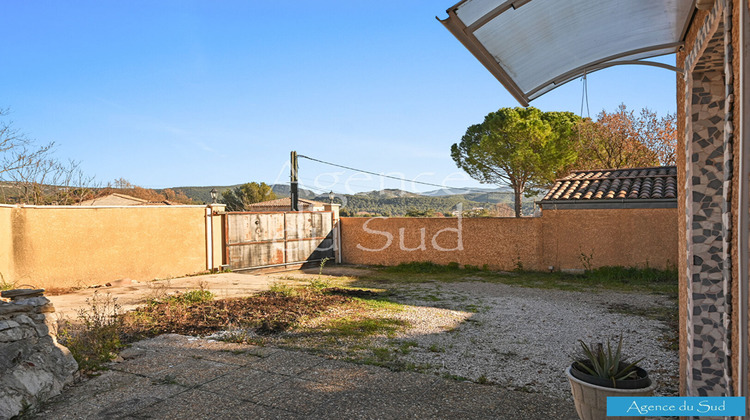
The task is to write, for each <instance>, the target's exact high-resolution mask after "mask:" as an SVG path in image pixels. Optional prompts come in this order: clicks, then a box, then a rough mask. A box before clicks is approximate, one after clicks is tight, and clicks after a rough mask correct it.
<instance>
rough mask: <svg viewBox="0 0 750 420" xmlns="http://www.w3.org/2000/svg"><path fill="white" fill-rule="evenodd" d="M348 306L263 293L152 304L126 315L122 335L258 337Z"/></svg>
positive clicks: (329, 298)
mask: <svg viewBox="0 0 750 420" xmlns="http://www.w3.org/2000/svg"><path fill="white" fill-rule="evenodd" d="M349 302H351V298H348V297H346V296H338V295H327V294H322V293H313V292H305V291H304V290H300V292H299V293H298V294H296V295H293V296H291V295H287V294H283V293H280V292H273V291H268V292H262V293H259V294H258V295H255V296H251V297H245V298H229V299H221V300H212V301H207V302H201V303H197V304H192V305H184V304H181V303H179V302H172V301H164V302H154V303H151V304H149V305H146V306H143V307H140V308H138V309H136V310H135V311H132V312H128V313H127V314H125V317H124V321H125V334H126V336H128V337H132V338H140V337H144V336H154V335H157V334H164V333H176V334H185V335H207V334H211V333H214V332H216V331H221V330H226V329H230V328H253V329H256V332H258V333H261V334H263V333H273V332H280V331H285V330H287V329H289V328H291V327H292V326H294V325H296V324H297V323H298V322H299V321H300V320H301V319H302V318H305V317H311V316H315V315H318V314H320V313H322V312H325V311H326V310H328V309H329V308H331V307H334V306H339V305H344V304H347V303H349Z"/></svg>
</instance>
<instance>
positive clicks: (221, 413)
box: [132, 389, 248, 420]
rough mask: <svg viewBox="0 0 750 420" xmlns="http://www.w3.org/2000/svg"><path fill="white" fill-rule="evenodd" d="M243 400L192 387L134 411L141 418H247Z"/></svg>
mask: <svg viewBox="0 0 750 420" xmlns="http://www.w3.org/2000/svg"><path fill="white" fill-rule="evenodd" d="M242 405H243V402H242V401H237V400H235V399H232V398H227V397H223V396H221V395H216V394H213V393H210V392H206V391H201V390H199V389H191V390H188V391H185V392H183V393H180V394H178V395H176V396H174V397H173V398H170V399H168V400H165V401H161V402H157V403H156V404H152V405H150V406H148V407H146V408H142V409H141V410H139V411H137V412H136V413H134V415H133V416H132V417H135V418H140V419H160V420H168V419H175V420H178V419H179V420H184V419H209V418H210V419H247V418H248V417H246V416H245V415H244V414H243V412H242V411H243V409H242V407H241V406H242Z"/></svg>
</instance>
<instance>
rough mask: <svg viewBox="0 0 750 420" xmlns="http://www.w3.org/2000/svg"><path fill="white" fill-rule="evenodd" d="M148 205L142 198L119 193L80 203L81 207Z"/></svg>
mask: <svg viewBox="0 0 750 420" xmlns="http://www.w3.org/2000/svg"><path fill="white" fill-rule="evenodd" d="M148 204H149V203H148V201H147V200H144V199H142V198H137V197H131V196H129V195H125V194H118V193H111V194H107V195H105V196H102V197H97V198H94V199H91V200H86V201H81V202H80V203H78V205H79V206H142V205H148Z"/></svg>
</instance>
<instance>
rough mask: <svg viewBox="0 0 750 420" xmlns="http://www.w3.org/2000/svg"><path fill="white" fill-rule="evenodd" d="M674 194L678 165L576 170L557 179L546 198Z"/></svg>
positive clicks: (638, 197)
mask: <svg viewBox="0 0 750 420" xmlns="http://www.w3.org/2000/svg"><path fill="white" fill-rule="evenodd" d="M676 198H677V167H676V166H659V167H654V168H625V169H602V170H594V171H575V172H573V173H571V174H569V175H567V176H565V177H563V178H561V179H558V180H557V181H556V182H555V184H554V185H553V186H552V188H551V189H550V190H549V192H548V193H547V195H546V196H545V197H544V199H542V202H545V201H558V200H646V199H676Z"/></svg>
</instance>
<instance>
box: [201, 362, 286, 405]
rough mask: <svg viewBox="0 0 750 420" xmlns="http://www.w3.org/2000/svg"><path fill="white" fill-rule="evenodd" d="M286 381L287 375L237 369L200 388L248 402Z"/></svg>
mask: <svg viewBox="0 0 750 420" xmlns="http://www.w3.org/2000/svg"><path fill="white" fill-rule="evenodd" d="M287 380H289V376H287V375H279V374H276V373H271V372H265V371H260V370H256V369H252V368H239V369H235V370H233V371H232V372H229V373H227V374H226V375H223V376H220V377H218V378H216V379H214V380H213V381H210V382H207V383H205V384H204V385H203V386H201V389H202V390H204V391H210V392H214V393H217V394H221V395H227V396H231V397H232V398H236V399H242V400H249V398H250V397H251V396H253V395H255V394H259V393H261V392H264V391H266V390H268V389H271V388H273V387H275V386H276V385H278V384H280V383H282V382H284V381H287Z"/></svg>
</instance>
